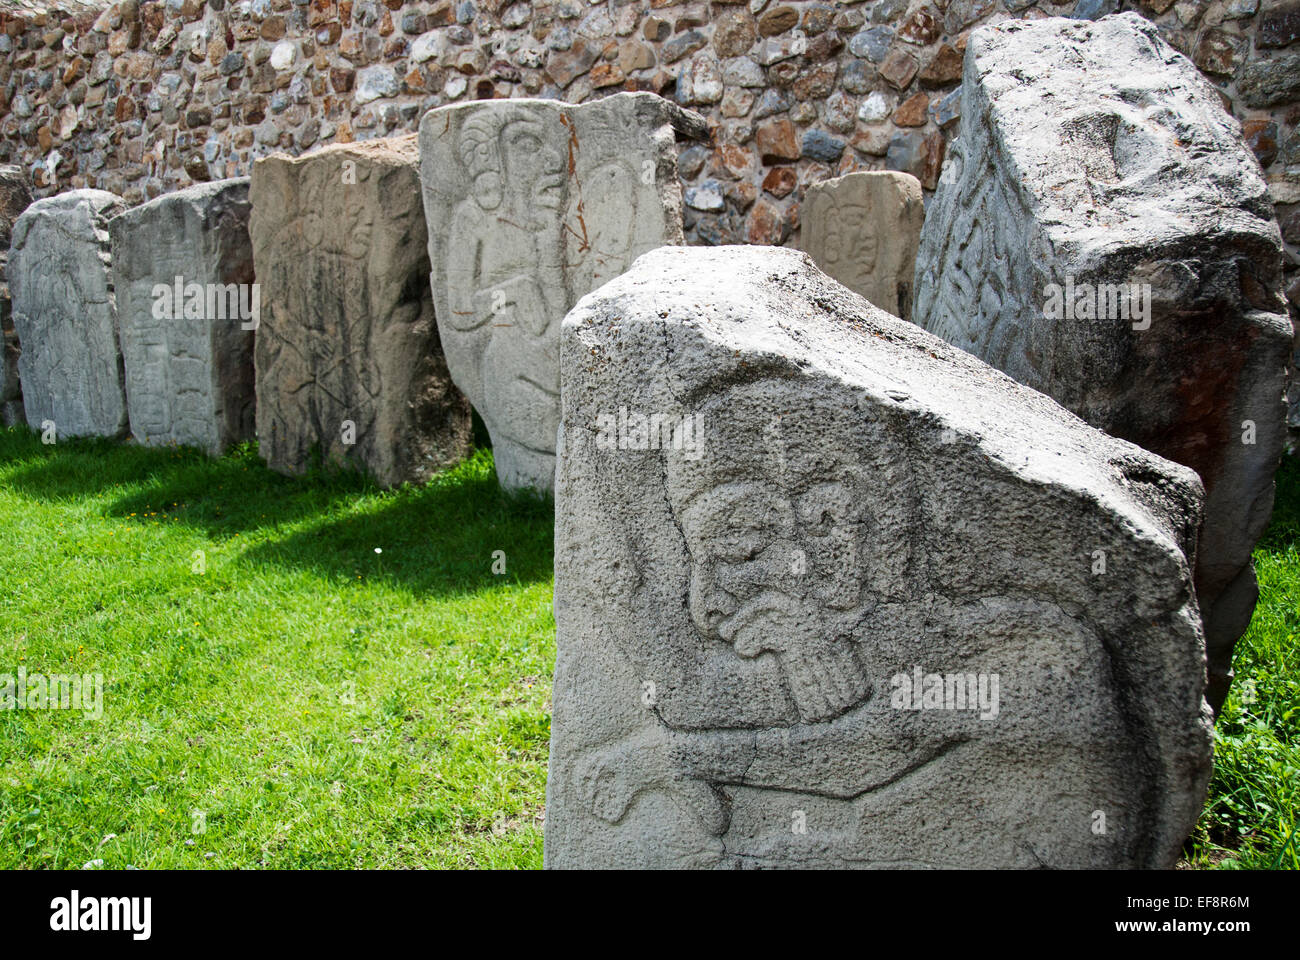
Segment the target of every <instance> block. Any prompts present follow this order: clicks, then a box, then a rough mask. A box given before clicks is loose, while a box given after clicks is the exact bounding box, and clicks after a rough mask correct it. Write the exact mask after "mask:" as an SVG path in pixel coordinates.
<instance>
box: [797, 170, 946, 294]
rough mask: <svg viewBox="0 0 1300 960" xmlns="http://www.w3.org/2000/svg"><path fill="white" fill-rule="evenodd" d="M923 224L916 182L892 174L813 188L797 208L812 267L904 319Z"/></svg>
mask: <svg viewBox="0 0 1300 960" xmlns="http://www.w3.org/2000/svg"><path fill="white" fill-rule="evenodd" d="M924 219H925V204H924V203H923V202H922V200H921V181H920V180H918V179H916V177H914V176H912V175H911V174H910V173H899V172H897V171H893V170H887V171H886V170H876V171H871V172H862V173H850V174H846V175H845V176H842V177H836V178H835V179H834V180H826V181H823V182H822V183H815V184H813V185H812V186H810V187H809V188H808V190H807V192H806V193H805V194H804V201H803V203H802V204H801V205H800V207H799V220H800V224H801V226H800V234H801V240H802V245H803V249H804V250H805V251H806V252H807V254H808V255H809V256H810V257H812V258H813V261H814V262H815V263H816V264H817V266H818V267H820V268H821V269H822V270H824V271H825V272H826V273H828V274H830V275H831V276H832V277H834V278H835V279H836V280H838V281H839V282H840V283H842V284H844V286H846V287H848V288H849V289H850V290H852V291H853V292H854V293H857V294H861V295H862V296H864V297H866V298H867V299H868V300H870V301H871V302H872V303H873V304H875V305H876V306H877V307H879V308H880V309H881V310H884V311H886V312H888V313H892V314H893V315H894V316H896V317H902V318H903V319H904V320H909V319H911V311H912V274H913V272H914V271H915V269H916V247H917V244H918V243H919V242H920V240H921V221H923V220H924Z"/></svg>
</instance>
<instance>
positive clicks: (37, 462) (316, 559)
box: [0, 430, 555, 869]
mask: <svg viewBox="0 0 1300 960" xmlns="http://www.w3.org/2000/svg"><path fill="white" fill-rule="evenodd" d="M377 548H378V549H379V550H382V553H380V552H376V549H377ZM496 550H502V551H504V552H505V562H506V571H505V573H504V575H495V574H494V573H493V571H492V565H493V551H496ZM196 551H202V552H203V555H202V559H203V565H202V566H203V568H204V572H202V573H196V572H194V571H195V569H196V568H197V566H198V564H196V560H197V559H198V555H197V554H196ZM551 551H552V507H551V505H550V504H549V503H548V502H544V501H542V500H539V499H536V498H521V497H509V496H506V495H504V494H502V493H501V492H500V491H499V488H498V486H497V483H496V480H495V477H494V476H493V472H492V461H491V455H490V454H489V453H484V452H480V453H478V454H476V455H475V456H474V457H473V458H472V459H471V460H469V461H467V462H466V463H464V464H462V465H460V466H459V467H457V468H455V469H454V470H452V471H450V472H448V473H445V474H443V475H440V476H439V477H438V478H436V479H435V480H434V481H433V482H432V483H430V484H428V485H426V486H423V487H418V488H411V487H407V488H403V489H401V490H398V491H395V492H382V491H379V490H377V489H375V488H374V487H373V486H372V485H371V484H369V483H368V482H367V481H366V480H364V479H363V478H360V477H358V476H355V475H346V474H334V475H323V474H317V475H314V476H311V477H308V478H302V479H288V478H284V477H280V476H277V475H276V474H273V473H271V472H270V471H268V470H267V469H266V468H265V467H264V466H263V465H262V464H261V462H260V461H259V460H258V459H257V457H256V455H255V453H254V452H253V451H252V450H251V449H243V450H240V451H237V452H236V453H235V454H233V455H231V456H228V457H225V458H222V459H220V460H209V459H207V458H205V457H203V456H202V455H200V454H197V453H193V452H190V451H177V450H148V449H143V448H140V447H136V446H130V445H118V444H110V443H105V442H92V441H73V442H60V443H59V444H58V445H57V446H43V445H42V444H41V443H40V441H39V438H38V437H37V436H36V435H34V434H31V433H29V432H28V431H26V430H10V431H3V432H0V570H2V571H3V574H0V673H6V672H10V673H13V672H16V670H17V667H18V666H25V667H26V668H27V670H28V671H29V672H34V673H35V672H39V673H44V674H54V673H78V674H81V673H102V674H103V677H104V694H103V698H104V699H103V706H104V711H103V718H102V719H101V720H99V721H98V722H96V721H92V720H87V719H85V718H84V717H83V716H82V715H81V714H78V713H72V712H69V711H51V710H42V711H25V710H12V711H10V710H6V711H0V867H6V868H14V867H56V868H69V867H73V868H75V867H81V866H82V865H83V864H85V863H87V862H88V861H91V860H102V861H103V866H104V867H105V868H106V869H112V868H124V867H126V866H128V865H131V866H135V867H140V868H145V867H152V868H180V867H200V866H208V867H222V868H232V867H241V868H251V867H285V868H294V867H310V868H341V867H456V866H477V867H535V866H540V863H541V838H542V834H541V825H540V817H541V814H542V809H543V806H542V805H543V801H544V795H545V783H546V757H547V743H548V739H549V735H550V717H549V712H550V705H549V702H548V698H549V695H550V685H551V680H550V678H551V672H552V669H553V666H554V658H555V653H554V634H555V628H554V621H553V620H552V618H551ZM196 811H202V814H201V815H200V814H198V813H196ZM200 825H201V826H202V827H203V828H204V829H203V831H202V832H195V830H196V827H198V826H200Z"/></svg>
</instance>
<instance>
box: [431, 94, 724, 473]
mask: <svg viewBox="0 0 1300 960" xmlns="http://www.w3.org/2000/svg"><path fill="white" fill-rule="evenodd" d="M702 124H703V121H702V120H701V119H700V118H699V117H698V116H696V115H694V114H690V113H688V112H687V111H684V110H682V109H681V108H680V107H677V106H675V105H673V104H671V103H669V102H668V101H666V100H664V99H662V98H660V97H657V96H655V95H654V94H649V93H637V94H616V95H614V96H611V97H606V98H605V99H603V100H599V101H597V102H595V103H591V104H586V105H583V106H570V105H567V104H562V103H558V102H554V101H549V100H497V101H490V102H473V103H466V104H457V105H454V106H450V107H442V108H439V109H437V110H432V111H430V112H429V113H427V114H425V116H424V119H423V120H422V121H421V123H420V160H421V165H422V172H423V177H422V181H423V184H424V209H425V216H426V219H427V221H428V224H429V258H430V260H431V262H432V263H433V289H434V296H435V298H436V301H437V306H438V326H439V329H440V330H441V331H442V342H443V347H444V349H445V350H446V351H447V360H448V363H449V364H450V366H451V374H452V377H453V378H455V381H456V384H457V385H458V386H459V387H460V388H461V389H462V390H464V391H465V393H466V394H467V395H468V396H469V398H470V401H471V402H472V403H473V404H474V407H475V408H476V409H477V410H478V412H479V414H480V415H481V416H482V417H483V422H484V423H485V424H486V425H487V428H488V431H489V432H490V433H491V435H492V445H493V452H494V454H495V457H496V469H497V477H498V478H499V479H500V481H501V484H502V485H503V486H505V487H507V488H522V487H528V488H534V489H539V490H549V489H551V488H552V486H553V484H554V475H555V431H556V427H557V426H558V424H559V417H560V366H559V353H558V347H559V327H560V320H561V319H563V317H564V315H565V313H567V312H568V310H569V308H570V307H572V306H573V304H574V303H575V302H576V301H577V300H578V298H579V297H581V296H582V295H583V294H585V293H587V292H588V291H589V290H593V289H595V288H596V287H598V286H600V285H601V284H602V283H604V282H606V281H607V280H609V279H610V278H611V277H615V276H618V274H620V273H622V272H623V270H625V269H626V268H627V266H628V264H630V263H631V262H632V260H633V259H634V258H635V257H637V256H638V255H640V254H642V253H644V252H646V251H647V250H651V249H653V248H655V247H658V246H661V245H663V244H680V243H681V242H682V214H681V187H680V184H679V182H678V179H677V174H676V149H675V145H674V140H675V134H674V130H675V129H677V130H682V131H684V132H685V134H689V135H697V134H698V133H699V130H700V127H701V126H702Z"/></svg>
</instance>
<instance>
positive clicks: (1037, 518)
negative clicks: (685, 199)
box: [545, 246, 1210, 867]
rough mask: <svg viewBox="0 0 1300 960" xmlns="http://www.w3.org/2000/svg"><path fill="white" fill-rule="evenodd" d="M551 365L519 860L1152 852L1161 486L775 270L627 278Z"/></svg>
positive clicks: (880, 315) (1188, 701)
mask: <svg viewBox="0 0 1300 960" xmlns="http://www.w3.org/2000/svg"><path fill="white" fill-rule="evenodd" d="M560 364H561V380H562V387H563V398H564V399H563V407H564V410H563V425H562V427H561V434H560V448H559V454H558V470H557V477H556V504H555V505H556V531H555V621H556V639H557V646H558V652H557V662H556V670H555V687H554V700H553V702H554V714H553V719H552V726H551V734H552V739H551V756H550V775H549V780H548V784H547V807H546V809H547V817H546V850H545V862H546V865H547V866H549V867H670V866H671V867H682V866H694V867H715V866H721V867H736V866H765V867H767V866H770V867H809V866H826V867H849V866H854V867H863V866H889V867H922V866H928V867H970V866H980V867H1039V866H1050V867H1169V866H1171V865H1172V864H1173V863H1174V862H1175V861H1176V859H1177V857H1178V855H1179V850H1180V846H1181V844H1182V842H1183V840H1184V838H1185V837H1186V836H1187V834H1188V832H1189V831H1190V830H1191V828H1192V826H1193V825H1194V824H1195V821H1196V818H1197V815H1198V813H1199V811H1200V807H1201V802H1202V800H1203V797H1204V790H1205V786H1206V780H1207V777H1208V775H1209V772H1210V725H1209V710H1208V707H1207V706H1206V705H1205V702H1204V700H1203V697H1202V693H1203V690H1204V685H1205V659H1204V646H1203V638H1202V634H1201V629H1200V622H1199V619H1198V616H1197V609H1196V600H1195V596H1194V594H1193V590H1192V583H1191V572H1190V568H1189V564H1188V562H1187V559H1186V557H1187V556H1188V555H1189V554H1190V553H1191V552H1192V551H1193V550H1194V549H1195V531H1196V525H1197V521H1198V519H1199V516H1198V506H1199V502H1200V496H1201V485H1200V482H1199V480H1198V479H1197V478H1196V475H1195V474H1194V473H1193V472H1192V471H1191V470H1189V469H1187V468H1185V467H1181V466H1179V465H1177V464H1174V463H1170V462H1168V461H1165V460H1161V459H1160V458H1159V457H1156V456H1155V455H1153V454H1151V453H1148V452H1146V451H1144V450H1141V449H1140V448H1138V447H1135V446H1133V445H1132V444H1129V443H1126V442H1124V441H1122V440H1117V439H1115V438H1112V437H1110V436H1107V435H1106V434H1103V433H1101V432H1100V431H1098V430H1095V429H1093V428H1092V427H1089V426H1088V425H1087V424H1085V423H1083V422H1082V421H1081V420H1079V419H1077V418H1076V417H1074V416H1072V415H1071V414H1069V413H1067V412H1066V411H1065V410H1063V409H1062V408H1061V407H1059V406H1058V405H1057V404H1055V403H1054V402H1053V401H1052V400H1050V399H1049V398H1047V397H1045V396H1043V395H1042V394H1039V393H1036V392H1034V391H1032V390H1030V389H1028V388H1026V387H1024V386H1022V385H1020V384H1018V383H1016V382H1014V381H1013V380H1011V379H1010V378H1009V377H1006V376H1005V375H1003V374H1001V373H999V372H997V371H996V370H994V369H992V368H991V367H988V366H986V365H985V364H984V363H982V362H981V361H979V360H977V359H976V358H974V357H972V356H970V355H968V354H965V353H962V352H961V351H959V350H956V349H955V348H953V347H951V346H949V345H948V344H946V343H944V342H943V341H941V340H939V339H938V338H937V337H934V336H932V335H930V334H927V333H925V332H924V331H923V330H921V329H919V328H918V327H916V326H914V325H912V324H910V323H906V322H904V321H902V320H899V319H897V318H895V317H891V316H889V315H888V314H886V313H884V312H883V311H881V310H877V309H876V308H874V307H872V306H871V305H870V304H869V303H867V302H866V301H865V300H863V299H862V298H861V297H858V296H857V295H856V294H853V293H852V292H850V291H848V290H846V289H845V288H844V287H842V286H840V285H839V284H837V283H835V282H834V281H832V280H830V279H829V278H828V277H826V276H825V275H824V274H822V273H820V272H819V271H818V270H817V269H816V268H815V267H814V266H813V264H812V261H811V260H810V259H808V257H807V256H806V255H804V254H802V253H799V252H797V251H791V250H785V249H780V248H767V247H739V246H737V247H719V248H714V249H708V248H699V247H685V248H675V247H664V248H661V249H659V250H655V251H654V252H652V253H649V254H646V255H645V256H643V257H641V258H640V259H639V260H637V261H636V263H635V264H634V265H633V266H632V268H631V270H629V271H628V272H627V273H626V274H624V275H623V276H622V277H619V278H618V279H616V280H613V281H611V282H610V283H608V284H606V285H605V286H604V287H602V288H600V289H599V290H597V291H596V292H594V293H592V294H590V295H589V296H587V297H586V298H584V299H583V300H582V301H581V302H579V303H578V304H577V306H576V307H575V308H574V309H573V311H572V312H570V313H569V315H568V316H567V317H566V318H565V320H564V324H563V332H562V343H561V360H560ZM688 423H689V424H690V427H689V428H685V425H686V424H688ZM1099 558H1100V559H1101V561H1103V562H1102V563H1101V565H1100V567H1099ZM1099 571H1100V572H1099ZM932 678H937V679H932ZM936 684H937V687H936ZM959 691H960V698H959Z"/></svg>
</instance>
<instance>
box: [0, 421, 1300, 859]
mask: <svg viewBox="0 0 1300 960" xmlns="http://www.w3.org/2000/svg"><path fill="white" fill-rule="evenodd" d="M551 531H552V507H551V505H550V503H549V502H546V501H542V500H538V499H534V498H527V497H510V496H507V495H505V494H503V493H501V492H500V490H499V488H498V486H497V483H496V480H495V478H494V476H493V473H492V461H491V454H490V453H487V452H479V453H477V454H476V455H475V456H474V457H473V458H472V459H471V460H469V461H468V462H466V463H464V464H462V465H460V466H459V467H457V468H455V469H454V470H451V471H449V472H447V473H445V474H442V475H440V476H439V477H437V478H436V479H435V480H434V481H433V482H431V483H430V484H428V485H426V486H423V487H418V488H411V487H407V488H403V489H401V490H398V491H391V492H384V491H379V490H377V489H376V488H374V487H373V485H371V484H370V483H369V482H368V481H366V480H365V479H363V478H360V477H357V476H355V475H349V474H337V473H335V474H325V473H316V474H313V475H311V476H309V477H306V478H297V479H288V478H284V477H280V476H278V475H276V474H274V473H271V472H270V471H268V470H267V469H266V468H265V467H264V466H263V465H262V464H261V462H260V461H259V460H258V458H257V456H256V453H255V451H254V450H252V449H251V448H244V449H241V450H238V451H236V452H235V453H233V454H232V455H230V456H227V457H224V458H222V459H220V460H210V459H207V458H205V457H203V456H202V455H200V454H197V453H194V452H191V451H184V450H148V449H143V448H140V447H136V446H132V445H122V444H114V443H107V442H96V441H71V442H67V441H64V442H60V443H59V444H58V445H57V446H44V445H42V444H41V443H40V440H39V437H37V436H36V435H35V434H32V433H30V432H29V431H26V430H9V431H0V571H2V572H0V673H6V672H15V671H16V669H17V667H18V666H23V667H26V669H27V670H28V671H29V672H32V673H43V674H55V673H64V674H66V673H100V674H102V675H103V677H104V684H105V688H104V714H103V718H102V719H101V720H99V721H92V720H87V719H85V718H84V717H83V716H81V715H80V714H76V713H72V712H65V711H50V710H44V711H25V710H14V711H0V868H24V867H59V868H69V867H71V868H75V867H80V866H82V865H83V864H85V863H87V862H89V861H92V860H102V861H103V866H104V867H105V868H110V869H111V868H122V867H126V866H128V865H130V866H136V867H142V868H144V867H150V868H178V867H219V868H233V867H241V868H256V867H286V868H343V867H537V866H540V862H541V841H542V834H541V818H542V812H543V803H544V796H545V783H546V752H547V740H548V737H549V730H550V718H549V710H550V703H549V696H550V684H551V680H550V678H551V671H552V668H553V665H554V657H555V650H554V621H553V620H552V617H551V606H550V601H551V551H552V539H551ZM1298 544H1300V463H1298V462H1297V461H1296V460H1294V459H1289V460H1288V461H1287V462H1286V463H1285V464H1284V466H1283V469H1282V471H1281V472H1280V473H1279V476H1278V497H1277V506H1276V509H1275V513H1274V517H1273V523H1272V525H1271V527H1270V528H1269V530H1268V532H1267V534H1266V535H1265V537H1264V539H1263V540H1262V541H1261V542H1260V545H1259V548H1258V550H1257V552H1256V564H1257V568H1258V572H1259V579H1260V591H1261V598H1260V605H1259V608H1258V609H1257V611H1256V613H1255V619H1254V622H1253V623H1252V625H1251V629H1250V632H1249V633H1248V634H1247V635H1246V637H1245V638H1244V639H1243V640H1242V641H1241V643H1240V644H1239V645H1238V654H1237V665H1236V669H1237V683H1236V685H1235V686H1234V689H1233V692H1232V694H1231V696H1230V697H1229V700H1228V703H1227V705H1226V707H1225V710H1224V713H1223V716H1222V717H1221V718H1220V721H1219V724H1218V742H1217V745H1216V763H1215V774H1214V781H1213V783H1212V785H1211V790H1210V797H1209V800H1208V802H1207V805H1206V810H1205V813H1204V815H1203V816H1202V818H1201V822H1200V824H1199V825H1198V827H1197V830H1196V833H1195V835H1194V836H1193V838H1192V839H1191V840H1190V841H1189V842H1188V847H1187V855H1188V865H1190V866H1194V867H1208V866H1217V867H1219V868H1231V867H1239V868H1240V867H1245V868H1267V867H1278V866H1280V867H1283V868H1289V869H1295V868H1297V867H1300V855H1298V854H1297V849H1296V848H1297V845H1298V844H1297V840H1294V839H1293V840H1291V842H1290V843H1289V844H1288V838H1289V837H1290V835H1291V832H1292V831H1293V830H1294V828H1295V823H1296V812H1297V808H1298V807H1300V709H1298V708H1300V643H1297V636H1298V635H1300V547H1298ZM376 548H379V549H380V550H381V551H382V552H380V553H376ZM496 550H502V551H504V552H505V555H506V572H505V574H504V575H495V574H493V572H492V564H493V552H494V551H496ZM196 551H202V552H203V553H202V560H203V564H202V567H203V572H202V573H197V572H195V570H196V566H197V565H196V560H197V559H198V556H197V554H196ZM198 811H201V812H202V814H201V817H200V815H199V814H198V813H197V812H198ZM200 824H201V825H202V827H203V829H202V830H201V831H200V832H195V828H196V826H198V825H200Z"/></svg>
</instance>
